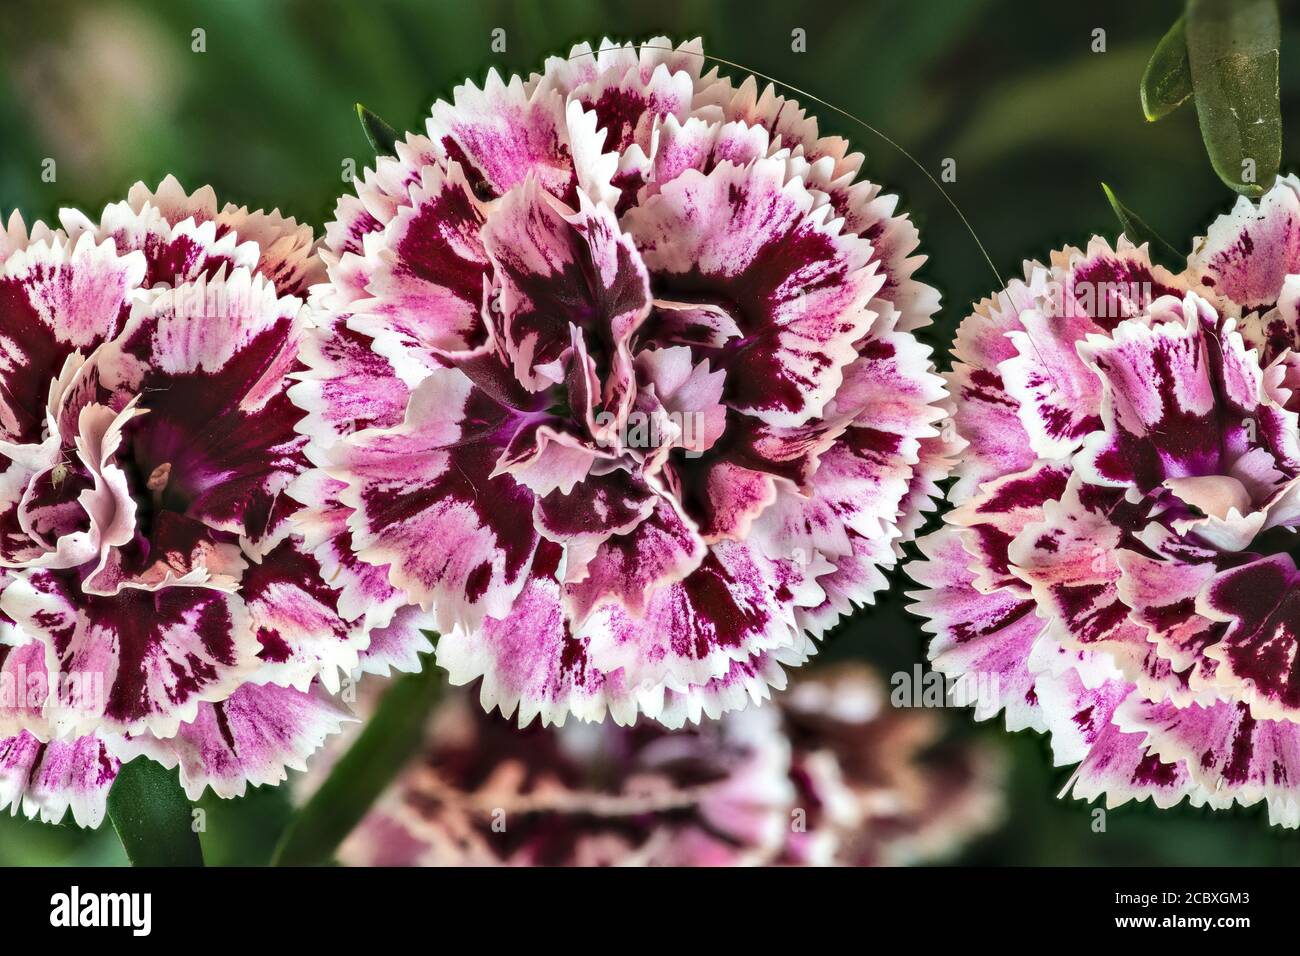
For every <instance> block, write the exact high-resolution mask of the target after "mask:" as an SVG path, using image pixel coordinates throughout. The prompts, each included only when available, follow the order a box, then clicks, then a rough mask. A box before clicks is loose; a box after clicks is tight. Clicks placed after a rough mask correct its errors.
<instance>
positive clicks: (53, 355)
mask: <svg viewBox="0 0 1300 956" xmlns="http://www.w3.org/2000/svg"><path fill="white" fill-rule="evenodd" d="M144 274H145V261H144V257H143V256H142V255H140V254H138V253H132V254H130V255H125V256H123V255H119V254H118V252H117V251H116V249H115V248H114V247H113V244H112V243H111V242H104V243H102V244H100V245H96V244H95V242H94V239H93V237H91V236H89V235H84V236H82V237H81V238H80V239H79V240H77V242H76V243H75V245H70V244H68V243H67V242H66V241H65V240H63V239H59V238H55V239H53V240H51V241H46V242H40V243H36V244H33V245H30V246H28V247H27V248H26V249H24V250H22V251H20V252H16V253H14V254H13V255H11V256H9V257H8V258H7V259H6V260H5V262H4V266H3V269H2V270H0V316H3V317H4V321H3V330H2V331H0V386H2V388H0V392H2V393H3V398H0V438H3V439H5V440H6V441H11V442H35V441H38V440H39V438H40V429H41V426H42V425H43V424H44V422H45V405H46V398H47V396H48V393H49V386H50V382H51V381H53V380H54V379H56V378H57V377H58V375H59V372H60V370H61V369H62V368H63V366H64V362H65V361H66V360H67V358H68V356H69V355H71V354H72V353H73V352H74V351H78V350H80V351H81V352H82V353H83V354H87V353H89V352H90V351H92V350H93V349H94V348H95V347H97V346H98V345H100V344H101V343H102V342H104V341H106V340H107V339H110V338H112V337H113V336H115V335H116V334H117V333H118V332H119V331H120V330H121V328H122V326H123V324H124V323H125V322H126V319H127V316H128V314H129V312H130V306H131V299H132V294H133V293H134V291H135V290H136V289H137V288H138V287H139V285H140V283H141V282H142V281H143V279H144Z"/></svg>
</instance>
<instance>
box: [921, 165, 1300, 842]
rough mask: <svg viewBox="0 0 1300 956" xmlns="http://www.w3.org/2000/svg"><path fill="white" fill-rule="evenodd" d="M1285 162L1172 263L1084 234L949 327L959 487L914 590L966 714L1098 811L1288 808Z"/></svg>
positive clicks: (1294, 804)
mask: <svg viewBox="0 0 1300 956" xmlns="http://www.w3.org/2000/svg"><path fill="white" fill-rule="evenodd" d="M1297 236H1300V180H1297V179H1295V178H1294V177H1287V178H1284V179H1281V180H1279V181H1278V182H1277V184H1276V185H1274V186H1273V188H1272V189H1270V190H1269V191H1268V192H1267V193H1266V194H1265V195H1264V196H1263V197H1262V198H1261V200H1260V201H1259V203H1258V204H1257V205H1256V204H1252V203H1251V202H1250V201H1249V200H1246V199H1241V200H1239V201H1238V204H1237V206H1236V208H1235V209H1234V210H1233V212H1232V213H1231V214H1230V215H1226V216H1223V217H1221V218H1219V219H1218V220H1216V222H1215V223H1214V224H1213V225H1212V226H1211V227H1210V229H1209V233H1208V235H1207V236H1206V237H1204V238H1203V239H1200V240H1198V241H1197V243H1196V245H1195V250H1194V252H1193V253H1192V255H1191V256H1190V257H1189V258H1188V262H1187V267H1186V269H1184V270H1183V271H1182V272H1180V273H1179V274H1177V275H1175V274H1173V273H1171V272H1169V271H1167V270H1165V269H1162V268H1160V267H1159V266H1156V265H1153V264H1152V263H1151V261H1150V260H1149V259H1148V257H1147V252H1146V248H1145V247H1141V248H1135V247H1134V246H1132V245H1131V244H1129V243H1127V242H1126V241H1125V240H1123V239H1122V238H1121V240H1120V242H1119V245H1118V247H1117V248H1115V249H1112V248H1110V247H1109V246H1108V245H1107V244H1106V243H1105V242H1104V241H1103V240H1101V239H1097V238H1094V239H1093V240H1092V242H1091V243H1090V244H1089V246H1088V248H1087V250H1079V249H1073V248H1067V249H1064V250H1061V251H1060V252H1055V253H1053V254H1052V257H1051V262H1050V264H1049V265H1047V266H1043V265H1040V264H1038V263H1030V264H1029V265H1028V266H1027V267H1026V279H1025V281H1024V282H1019V281H1017V282H1013V283H1011V284H1010V285H1009V286H1008V287H1007V289H1006V290H1004V291H1003V292H1000V293H999V294H998V295H997V296H996V297H995V298H993V299H990V300H986V301H984V302H982V303H981V304H980V305H979V306H978V307H977V309H976V311H975V313H974V314H973V315H971V316H970V317H968V318H967V320H966V321H965V322H964V323H963V324H962V327H961V329H960V330H959V332H958V334H957V343H956V358H957V360H958V361H957V363H956V364H955V366H954V370H953V372H952V376H951V384H952V386H953V389H954V392H955V394H956V403H957V404H956V424H957V427H958V430H959V431H960V433H961V434H962V436H963V437H965V438H966V439H968V440H969V441H970V449H969V451H968V452H967V455H966V458H965V460H964V461H963V462H962V464H961V466H960V468H959V469H958V471H957V474H958V478H959V480H958V481H957V483H956V484H955V485H954V487H953V489H952V499H953V501H954V502H955V503H956V504H957V505H959V507H958V508H957V509H956V510H954V511H953V512H952V513H951V514H950V515H949V516H948V520H947V527H945V528H944V529H942V530H940V531H938V532H937V533H935V534H934V535H932V536H930V537H927V538H925V539H924V540H923V541H922V542H921V550H922V551H923V552H924V554H925V556H926V560H924V561H922V562H921V563H919V564H917V565H915V566H913V568H912V576H913V577H914V578H915V579H916V580H917V581H918V582H920V583H921V584H922V585H923V586H924V590H921V591H918V592H916V593H915V594H914V595H913V596H914V597H915V598H916V599H917V603H916V605H915V609H916V610H917V611H918V613H920V614H922V615H924V616H925V617H926V618H928V624H927V628H928V629H929V630H931V631H932V632H933V633H934V634H935V639H934V641H933V642H932V643H931V646H930V657H931V659H932V660H933V662H934V666H935V667H936V668H937V669H938V670H940V671H942V672H943V673H945V674H948V675H952V676H954V677H958V678H960V679H963V680H967V681H971V682H973V683H974V684H975V685H977V687H976V688H975V689H974V690H973V693H974V694H975V696H976V697H977V699H978V700H977V705H976V717H977V718H979V719H983V718H986V717H990V716H992V715H993V714H995V713H996V712H997V711H999V710H1005V711H1006V720H1007V726H1008V728H1010V729H1013V730H1015V729H1020V728H1023V727H1033V728H1035V729H1036V730H1039V731H1041V732H1047V733H1050V734H1051V738H1052V750H1053V754H1054V757H1055V760H1056V762H1057V763H1058V764H1067V763H1076V762H1077V763H1078V764H1079V766H1078V768H1077V769H1076V770H1075V772H1074V775H1073V777H1072V778H1071V782H1070V784H1068V785H1067V790H1072V791H1073V793H1074V794H1075V795H1076V796H1078V797H1081V798H1084V799H1088V800H1091V799H1094V798H1095V797H1097V796H1099V795H1102V794H1104V795H1105V796H1106V802H1107V805H1108V806H1115V805H1117V804H1120V803H1123V802H1125V801H1126V800H1129V799H1138V800H1142V799H1146V798H1148V797H1150V798H1151V799H1152V800H1153V801H1154V802H1155V803H1156V804H1157V805H1158V806H1161V807H1167V806H1170V805H1172V804H1175V803H1177V802H1178V801H1180V800H1181V799H1182V798H1183V797H1187V798H1188V799H1189V800H1190V802H1191V803H1193V804H1197V805H1202V804H1205V805H1210V806H1212V807H1215V808H1222V807H1226V806H1229V805H1231V804H1232V803H1234V802H1236V803H1239V804H1242V805H1247V806H1248V805H1251V804H1254V803H1256V802H1258V801H1260V800H1264V801H1266V802H1267V805H1268V809H1269V817H1270V820H1271V821H1272V822H1273V823H1276V824H1282V825H1286V826H1291V827H1294V826H1297V825H1298V824H1300V802H1298V801H1297V796H1298V791H1297V789H1296V787H1297V786H1298V785H1300V724H1298V723H1297V721H1300V683H1297V674H1296V666H1295V662H1296V656H1297V655H1296V652H1297V649H1298V648H1297V641H1300V589H1298V588H1297V584H1300V572H1297V570H1296V565H1295V562H1294V560H1293V553H1294V552H1293V550H1292V549H1294V547H1295V545H1296V543H1297V540H1300V539H1297V538H1296V537H1295V529H1296V528H1297V526H1300V507H1298V506H1297V497H1296V496H1297V493H1298V492H1297V481H1300V434H1298V431H1297V411H1298V410H1300V392H1297V391H1296V385H1297V383H1300V374H1298V373H1300V337H1298V336H1300V313H1298V311H1297V307H1298V305H1300V245H1297V238H1296V237H1297Z"/></svg>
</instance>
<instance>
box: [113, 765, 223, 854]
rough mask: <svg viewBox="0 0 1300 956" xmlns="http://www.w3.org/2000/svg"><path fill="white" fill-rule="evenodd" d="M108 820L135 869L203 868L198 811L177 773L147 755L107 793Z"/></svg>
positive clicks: (124, 771) (125, 770) (123, 771)
mask: <svg viewBox="0 0 1300 956" xmlns="http://www.w3.org/2000/svg"><path fill="white" fill-rule="evenodd" d="M108 817H109V819H110V820H112V821H113V828H114V829H115V830H117V835H118V836H119V837H120V838H121V840H122V846H123V848H124V849H125V850H126V857H127V859H128V860H130V861H131V865H132V866H202V865H203V850H202V848H201V847H200V845H199V835H198V834H197V833H196V832H195V831H194V807H193V805H192V804H191V803H190V801H189V800H188V799H187V798H186V796H185V791H184V790H182V789H181V784H180V778H179V775H178V773H177V771H175V770H168V769H167V768H165V767H164V766H163V765H162V764H160V763H156V762H155V761H153V760H150V759H149V758H147V757H136V758H135V759H134V760H132V761H131V762H130V763H128V764H125V765H123V767H122V769H121V771H119V772H118V775H117V779H116V780H115V781H113V789H112V790H110V791H109V793H108Z"/></svg>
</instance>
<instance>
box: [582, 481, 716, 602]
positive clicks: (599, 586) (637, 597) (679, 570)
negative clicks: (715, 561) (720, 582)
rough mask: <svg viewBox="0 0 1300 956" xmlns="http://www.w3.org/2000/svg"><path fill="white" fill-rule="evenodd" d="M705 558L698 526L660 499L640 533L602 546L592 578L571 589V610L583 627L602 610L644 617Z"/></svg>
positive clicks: (611, 539) (593, 564) (589, 567)
mask: <svg viewBox="0 0 1300 956" xmlns="http://www.w3.org/2000/svg"><path fill="white" fill-rule="evenodd" d="M704 555H705V546H704V542H703V541H702V540H701V539H700V536H699V534H698V533H697V532H696V529H695V525H694V524H693V523H692V522H691V521H690V519H689V518H687V517H686V516H685V515H684V514H682V513H681V511H680V509H679V508H678V506H677V504H676V503H675V502H674V501H673V499H672V498H670V497H668V496H665V495H659V496H657V497H656V498H655V500H654V505H653V510H652V511H651V512H650V513H649V514H648V515H647V516H646V517H645V519H644V520H642V521H641V522H640V523H639V524H637V525H636V527H634V528H633V529H631V530H630V531H628V532H626V533H621V534H614V535H612V536H611V537H609V538H608V539H606V540H605V541H604V542H602V543H601V545H600V547H599V548H598V549H597V551H596V553H595V556H594V557H593V558H592V559H591V561H590V562H588V564H587V568H586V576H585V577H584V578H583V579H582V580H581V581H579V582H577V583H574V584H570V585H568V586H567V587H566V588H565V591H564V597H565V603H566V607H567V609H568V610H569V613H570V614H571V615H572V618H573V620H574V623H575V624H576V625H578V626H580V625H581V623H582V622H583V621H585V620H586V619H587V617H588V615H590V614H591V613H592V611H593V610H594V609H595V608H597V607H598V606H600V605H602V604H614V605H616V606H618V607H621V608H624V609H625V610H627V611H628V612H629V613H631V614H633V615H638V614H641V613H643V612H644V610H645V607H646V602H647V600H648V599H649V597H650V595H651V594H653V593H654V592H655V591H656V590H657V589H659V588H661V587H665V586H667V585H671V584H673V583H675V582H677V581H680V580H681V579H682V578H684V577H686V576H687V575H688V574H690V573H691V572H693V571H694V570H695V569H696V568H697V567H699V565H700V562H701V561H703V560H704Z"/></svg>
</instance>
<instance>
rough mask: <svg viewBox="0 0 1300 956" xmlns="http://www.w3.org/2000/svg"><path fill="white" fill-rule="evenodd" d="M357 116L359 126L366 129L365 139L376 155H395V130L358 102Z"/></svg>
mask: <svg viewBox="0 0 1300 956" xmlns="http://www.w3.org/2000/svg"><path fill="white" fill-rule="evenodd" d="M357 117H358V118H359V119H360V120H361V128H362V129H363V130H365V131H366V139H368V140H369V141H370V146H371V148H373V149H374V151H375V155H376V156H393V155H396V153H397V130H395V129H393V128H392V127H391V126H389V125H388V124H387V123H385V122H384V121H383V120H382V119H380V118H379V117H378V115H376V114H375V113H372V112H370V110H368V109H366V108H365V107H364V106H362V105H361V104H360V103H358V104H357Z"/></svg>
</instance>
